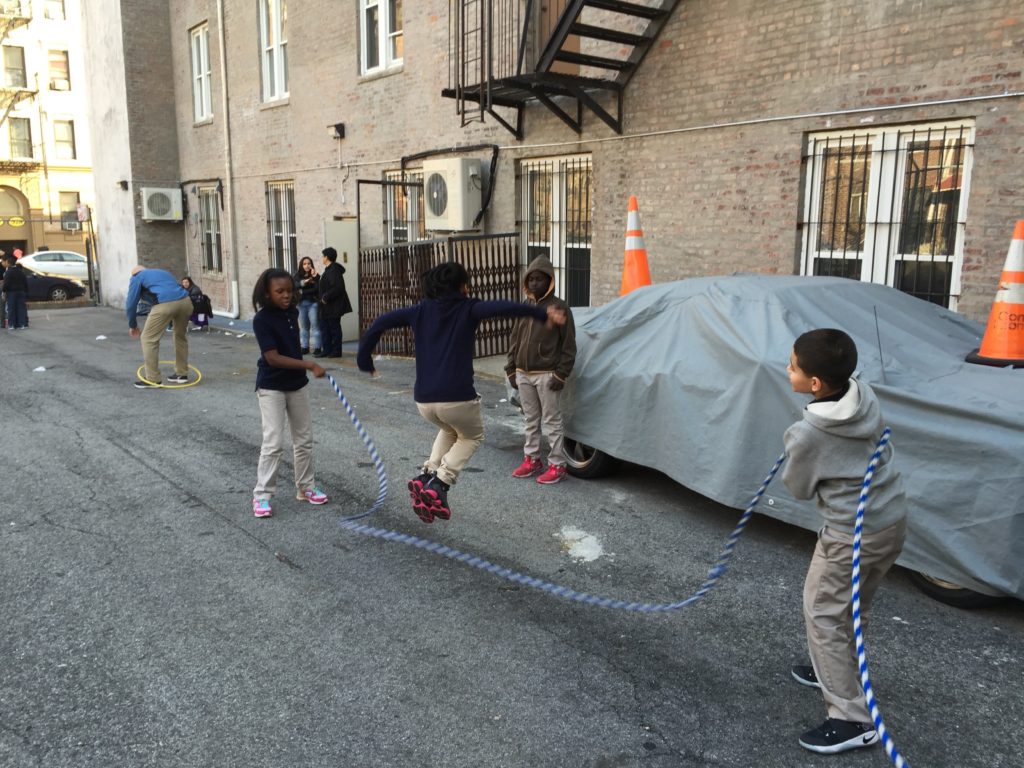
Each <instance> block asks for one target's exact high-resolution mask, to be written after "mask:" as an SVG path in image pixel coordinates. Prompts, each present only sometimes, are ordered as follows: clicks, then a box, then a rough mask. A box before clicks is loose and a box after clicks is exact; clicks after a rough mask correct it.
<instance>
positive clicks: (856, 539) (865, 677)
mask: <svg viewBox="0 0 1024 768" xmlns="http://www.w3.org/2000/svg"><path fill="white" fill-rule="evenodd" d="M327 379H328V380H329V381H330V383H331V386H332V387H333V388H334V393H335V394H336V395H337V396H338V400H340V401H341V404H342V405H343V406H344V407H345V412H346V413H348V417H349V418H350V419H351V420H352V424H353V425H354V426H355V428H356V432H358V433H359V437H360V438H362V441H363V444H364V445H365V446H366V450H367V452H368V453H369V454H370V458H371V459H372V460H373V467H374V469H375V470H376V472H377V481H378V492H377V500H376V501H374V502H373V505H372V506H371V507H370V508H369V509H368V510H366V511H365V512H361V513H360V514H358V515H352V516H350V517H344V518H342V519H341V521H340V522H341V527H342V528H346V529H348V530H350V531H354V532H355V533H361V534H363V535H364V536H370V537H372V538H375V539H384V540H385V541H397V542H398V543H400V544H408V545H409V546H412V547H416V548H417V549H424V550H426V551H428V552H434V553H435V554H438V555H443V556H444V557H447V558H450V559H452V560H455V561H456V562H459V563H465V564H466V565H470V566H472V567H474V568H479V569H481V570H484V571H487V572H488V573H491V574H494V575H495V576H500V577H501V578H504V579H508V580H509V581H513V582H515V583H517V584H522V585H524V586H527V587H533V588H534V589H539V590H542V591H544V592H550V593H551V594H553V595H557V596H559V597H564V598H567V599H569V600H574V601H576V602H579V603H586V604H588V605H596V606H599V607H601V608H617V609H620V610H624V611H634V612H637V613H665V612H668V611H675V610H678V609H680V608H683V607H685V606H687V605H692V604H693V603H695V602H697V601H698V600H700V599H701V598H702V597H704V596H705V595H707V594H708V592H710V591H711V590H712V589H714V588H715V586H716V585H717V583H718V580H719V579H720V578H721V577H722V576H723V575H724V574H725V572H726V570H727V569H728V564H729V560H730V558H731V557H732V553H733V550H734V549H735V548H736V542H737V541H739V538H740V535H741V534H742V533H743V529H744V528H746V526H747V522H748V521H749V520H750V517H751V515H753V514H754V508H755V507H756V506H757V503H758V502H759V501H760V500H761V497H762V496H764V492H765V491H766V490H767V489H768V484H769V483H771V481H772V479H773V478H774V477H775V475H776V473H777V472H778V471H779V467H781V466H782V462H783V461H784V460H785V458H786V454H785V453H783V454H781V455H780V456H779V458H777V459H776V460H775V464H774V465H773V466H772V468H771V470H770V471H769V472H768V474H767V475H766V476H765V478H764V480H763V481H762V482H761V486H760V487H759V488H758V489H757V493H755V494H754V498H753V499H751V500H750V504H748V505H747V508H746V509H745V510H743V514H742V515H741V516H740V519H739V522H738V523H737V524H736V527H735V528H734V529H733V531H732V533H730V534H729V538H728V539H727V540H726V543H725V547H724V548H723V549H722V552H721V554H719V556H718V559H717V560H716V561H715V563H714V565H712V566H711V569H710V570H709V571H708V575H707V578H706V579H705V580H704V583H703V584H701V586H700V588H699V589H698V590H697V591H696V592H694V593H693V594H692V595H691V596H690V597H687V598H686V599H684V600H678V601H675V602H671V603H637V602H630V601H626V600H619V599H616V598H612V597H601V596H599V595H591V594H588V593H586V592H577V591H576V590H574V589H570V588H569V587H564V586H560V585H558V584H552V583H551V582H550V581H544V580H543V579H538V578H536V577H534V576H527V575H526V574H522V573H519V572H517V571H513V570H512V569H510V568H505V567H504V566H501V565H497V564H496V563H492V562H490V561H488V560H484V559H483V558H481V557H477V556H476V555H471V554H469V553H466V552H460V551H459V550H457V549H453V548H452V547H449V546H447V545H445V544H439V543H438V542H436V541H430V540H429V539H423V538H420V537H418V536H410V535H409V534H407V533H400V532H398V531H393V530H389V529H387V528H374V527H372V526H369V525H364V524H363V523H360V522H358V521H359V520H361V519H363V518H365V517H369V516H370V515H372V514H373V513H374V512H376V511H377V510H378V509H380V508H381V507H382V506H383V505H384V500H385V499H386V498H387V496H388V476H387V472H385V470H384V462H383V461H381V458H380V454H379V453H378V452H377V447H376V446H375V445H374V443H373V440H372V439H371V438H370V435H369V434H367V432H366V429H364V427H363V425H362V422H360V421H359V417H358V416H356V413H355V411H354V410H353V408H352V406H351V405H350V404H349V402H348V398H346V397H345V393H344V392H342V391H341V387H339V386H338V382H337V381H335V380H334V377H333V376H331V375H330V374H327ZM891 432H892V430H890V429H889V428H888V427H886V428H885V430H884V431H883V432H882V438H881V439H880V440H879V441H878V446H877V448H876V449H875V452H874V454H873V455H872V457H871V461H870V463H869V464H868V468H867V472H866V473H865V475H864V482H863V484H862V485H861V492H860V503H859V504H858V505H857V520H856V524H855V526H854V534H853V633H854V638H855V640H856V646H857V660H858V663H859V665H860V679H861V685H862V686H863V688H864V696H865V698H866V699H867V703H868V706H869V708H870V710H871V717H872V719H873V721H874V724H875V730H876V731H877V732H878V735H879V737H880V738H881V739H882V742H883V744H884V746H885V751H886V754H888V755H889V759H890V760H892V762H893V764H894V765H895V766H896V768H910V765H909V763H907V761H906V760H905V759H904V758H903V756H902V755H901V754H900V753H899V751H898V750H897V749H896V745H895V743H893V740H892V737H891V736H890V735H889V731H888V730H887V729H886V727H885V722H884V721H883V720H882V713H881V710H880V709H879V708H878V702H877V701H876V700H875V694H874V691H873V689H872V687H871V678H870V676H869V674H868V660H867V651H866V650H865V647H864V636H863V633H862V631H861V621H860V548H861V533H862V527H863V523H864V510H865V508H866V507H867V501H868V491H869V489H870V488H871V479H872V477H873V476H874V473H875V467H877V466H878V461H879V459H881V457H882V451H883V450H884V449H885V446H886V444H888V442H889V435H890V434H891Z"/></svg>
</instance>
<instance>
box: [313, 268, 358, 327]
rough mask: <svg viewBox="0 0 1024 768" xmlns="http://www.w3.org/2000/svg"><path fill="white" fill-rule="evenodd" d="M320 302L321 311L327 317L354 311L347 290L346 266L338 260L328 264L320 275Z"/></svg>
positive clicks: (339, 315)
mask: <svg viewBox="0 0 1024 768" xmlns="http://www.w3.org/2000/svg"><path fill="white" fill-rule="evenodd" d="M320 303H321V310H320V313H321V315H322V316H323V317H325V318H335V317H341V316H342V315H347V314H348V313H349V312H351V311H352V302H351V301H350V300H349V298H348V291H346V290H345V268H344V267H343V266H341V264H339V263H338V262H336V261H333V262H331V263H330V264H328V265H327V266H326V267H325V268H324V271H323V274H322V275H320Z"/></svg>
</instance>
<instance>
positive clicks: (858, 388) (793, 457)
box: [782, 379, 907, 534]
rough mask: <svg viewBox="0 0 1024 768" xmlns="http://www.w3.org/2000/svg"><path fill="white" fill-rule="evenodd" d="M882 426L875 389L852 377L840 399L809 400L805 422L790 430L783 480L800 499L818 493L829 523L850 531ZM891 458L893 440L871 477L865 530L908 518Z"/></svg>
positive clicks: (904, 500)
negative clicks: (832, 400)
mask: <svg viewBox="0 0 1024 768" xmlns="http://www.w3.org/2000/svg"><path fill="white" fill-rule="evenodd" d="M884 428H885V425H884V424H883V422H882V411H881V409H880V408H879V405H878V398H877V397H876V396H875V393H874V391H872V389H871V387H869V386H868V385H867V384H864V383H862V382H859V381H857V380H856V379H850V389H849V391H847V393H846V394H845V395H843V397H842V398H841V399H839V400H837V401H835V402H824V403H818V402H814V403H811V404H809V405H808V406H807V407H806V408H805V409H804V418H803V421H798V422H797V423H796V424H794V425H793V426H791V427H790V428H789V429H787V430H786V435H785V438H784V440H785V445H786V453H787V454H788V456H789V458H788V459H787V461H786V463H785V464H784V465H783V468H782V481H783V482H784V483H785V484H786V487H787V488H788V489H789V492H790V493H792V494H793V496H794V497H796V498H798V499H811V498H814V497H817V500H818V509H819V510H821V513H822V516H823V517H824V518H825V524H826V525H828V527H829V528H831V529H833V530H837V531H842V532H844V533H848V534H852V533H853V528H854V522H855V520H856V517H857V505H858V503H859V501H860V489H861V485H862V483H863V482H864V473H865V471H866V470H867V466H868V462H869V461H871V456H872V455H873V454H874V452H875V448H876V447H877V446H878V441H879V439H880V438H881V436H882V430H883V429H884ZM892 458H893V447H892V443H891V442H890V443H889V444H888V445H886V447H885V450H884V451H883V452H882V457H881V458H880V459H879V461H878V466H877V467H876V468H875V473H874V476H873V478H872V480H871V489H870V491H869V494H868V505H867V509H866V510H865V512H864V532H865V533H875V532H877V531H880V530H882V529H884V528H888V527H889V526H890V525H894V524H895V523H898V522H899V521H900V520H902V519H903V518H904V517H906V514H907V513H906V498H905V496H904V493H903V482H902V480H901V478H900V474H899V472H898V471H896V469H895V468H894V467H893V465H892Z"/></svg>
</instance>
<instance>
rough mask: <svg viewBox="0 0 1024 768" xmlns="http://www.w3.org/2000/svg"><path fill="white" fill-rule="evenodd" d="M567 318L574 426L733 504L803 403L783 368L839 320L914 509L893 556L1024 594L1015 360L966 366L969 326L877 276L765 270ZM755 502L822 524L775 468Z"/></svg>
mask: <svg viewBox="0 0 1024 768" xmlns="http://www.w3.org/2000/svg"><path fill="white" fill-rule="evenodd" d="M573 313H574V316H575V320H576V329H577V330H576V332H577V342H578V346H579V352H578V355H577V359H576V368H575V370H574V372H573V375H572V377H571V378H570V380H569V386H567V388H566V391H565V410H566V413H567V414H568V416H567V425H566V432H567V434H568V435H570V436H571V437H573V438H575V439H576V440H579V441H580V442H583V443H585V444H587V445H590V446H592V447H594V448H598V449H600V450H601V451H604V452H605V453H608V454H610V455H612V456H615V457H618V458H621V459H625V460H627V461H630V462H634V463H636V464H641V465H644V466H648V467H653V468H655V469H658V470H661V471H662V472H664V473H666V474H667V475H669V476H670V477H672V478H673V479H675V480H676V481H678V482H680V483H682V484H683V485H685V486H687V487H688V488H691V489H693V490H695V491H697V492H699V493H701V494H703V495H705V496H708V497H710V498H712V499H714V500H715V501H718V502H720V503H722V504H725V505H728V506H730V507H735V508H737V509H743V508H744V507H746V505H747V504H748V503H749V502H750V499H751V498H752V496H753V494H754V492H755V491H756V489H757V487H758V485H759V484H760V482H761V480H762V479H763V478H764V476H765V474H767V471H768V470H769V469H770V468H771V465H772V463H773V461H774V460H775V458H776V457H777V456H778V455H779V453H780V452H781V451H782V434H783V432H784V431H785V429H786V428H787V427H788V426H789V425H790V424H791V423H793V422H794V421H796V420H798V419H799V418H801V410H802V409H803V407H804V405H806V403H807V402H808V399H807V397H806V396H805V395H798V394H795V393H794V392H792V390H791V388H790V385H789V379H788V376H787V374H786V364H787V362H788V361H789V354H790V351H791V349H792V345H793V340H794V339H795V338H796V337H797V336H799V335H800V334H801V333H803V332H804V331H808V330H811V329H813V328H822V327H833V328H841V329H843V330H844V331H846V332H847V333H849V334H850V336H851V337H853V339H854V341H855V342H856V344H857V349H858V351H859V365H858V373H857V375H858V376H859V377H860V378H861V379H862V380H864V381H866V382H868V383H869V384H871V386H872V387H873V388H874V389H875V391H876V393H877V394H878V397H879V400H880V401H881V404H882V414H883V417H884V418H885V420H886V423H887V424H889V425H890V426H891V427H892V430H893V434H892V442H893V445H894V448H895V461H896V462H897V466H898V468H899V470H900V471H901V473H902V474H903V479H904V484H905V487H906V491H907V498H908V506H909V527H908V534H907V541H906V545H905V547H904V550H903V554H902V556H901V557H900V559H899V563H900V564H902V565H904V566H906V567H907V568H911V569H913V570H916V571H920V572H922V573H926V574H929V575H931V576H935V577H938V578H941V579H945V580H948V581H951V582H954V583H956V584H959V585H961V586H964V587H968V588H971V589H975V590H977V591H981V592H985V593H989V594H992V593H1005V594H1008V595H1014V596H1016V597H1018V598H1024V578H1022V577H1024V370H1013V369H1010V368H993V367H988V366H983V365H974V364H970V363H966V362H964V357H965V356H966V355H967V354H968V353H969V352H971V351H972V350H974V349H976V348H977V347H978V344H979V342H980V340H981V334H982V332H983V328H982V327H981V326H980V325H978V324H977V323H974V322H972V321H970V320H968V319H966V318H964V317H962V316H960V315H958V314H956V313H954V312H951V311H949V310H947V309H945V308H944V307H940V306H938V305H936V304H931V303H928V302H925V301H922V300H920V299H917V298H914V297H912V296H910V295H908V294H905V293H902V292H900V291H897V290H895V289H892V288H887V287H885V286H880V285H873V284H870V283H862V282H858V281H855V280H848V279H844V278H827V277H778V276H766V275H734V276H731V277H708V278H695V279H689V280H682V281H679V282H674V283H668V284H665V285H655V286H648V287H645V288H641V289H639V290H636V291H634V292H632V293H630V294H629V295H627V296H625V297H622V298H620V299H617V300H615V301H613V302H611V303H609V304H607V305H605V306H603V307H598V308H591V309H574V310H573ZM758 512H759V513H760V514H765V515H769V516H771V517H775V518H778V519H780V520H784V521H786V522H789V523H793V524H796V525H799V526H801V527H803V528H808V529H811V530H817V529H818V528H819V527H820V526H821V524H822V521H821V518H820V516H819V514H818V513H817V511H816V509H815V505H814V502H813V501H810V502H799V501H796V500H795V499H793V498H792V497H791V496H790V495H789V494H788V492H787V491H786V489H785V487H784V486H783V484H782V482H781V480H779V479H776V480H775V481H774V482H773V484H772V485H771V486H770V487H769V489H768V493H767V494H766V496H765V498H764V499H763V500H762V501H761V503H760V505H759V507H758ZM867 514H868V515H870V514H871V506H870V500H869V504H868V509H867Z"/></svg>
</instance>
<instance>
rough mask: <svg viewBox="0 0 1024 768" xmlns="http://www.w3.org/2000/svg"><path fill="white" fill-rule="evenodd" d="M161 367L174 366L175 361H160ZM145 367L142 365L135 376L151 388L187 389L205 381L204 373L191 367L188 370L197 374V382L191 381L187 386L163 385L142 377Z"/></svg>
mask: <svg viewBox="0 0 1024 768" xmlns="http://www.w3.org/2000/svg"><path fill="white" fill-rule="evenodd" d="M160 365H174V361H173V360H161V361H160ZM145 367H146V364H145V363H143V364H142V365H140V366H139V370H137V371H136V372H135V375H136V376H138V377H139V379H140V380H142V381H144V382H146V383H147V384H149V385H150V386H151V387H160V388H161V389H187V388H188V387H194V386H195V385H196V384H198V383H199V382H200V381H202V380H203V373H202V371H200V370H199V369H198V368H196V367H195V366H194V365H190V366H189V367H188V369H189V370H190V371H195V372H196V379H195V381H190V382H188V383H187V384H163V383H159V382H156V381H150V380H149V379H147V378H146V377H145V376H143V375H142V371H143V369H145Z"/></svg>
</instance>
